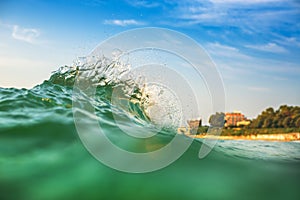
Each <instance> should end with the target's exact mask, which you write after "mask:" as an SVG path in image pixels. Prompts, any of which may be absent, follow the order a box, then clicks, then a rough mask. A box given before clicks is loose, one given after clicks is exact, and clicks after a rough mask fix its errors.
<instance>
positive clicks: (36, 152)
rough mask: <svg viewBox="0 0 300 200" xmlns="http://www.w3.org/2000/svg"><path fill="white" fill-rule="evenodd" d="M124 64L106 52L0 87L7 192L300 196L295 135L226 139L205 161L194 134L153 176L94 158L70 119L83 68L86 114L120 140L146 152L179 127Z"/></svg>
mask: <svg viewBox="0 0 300 200" xmlns="http://www.w3.org/2000/svg"><path fill="white" fill-rule="evenodd" d="M126 70H127V68H126V66H123V65H120V63H117V62H110V61H108V60H106V59H104V58H103V59H100V60H97V61H96V62H94V63H93V64H84V65H81V66H80V67H61V68H60V69H59V70H58V71H56V72H54V73H53V74H52V76H51V77H50V79H49V80H47V81H44V82H43V83H42V84H40V85H37V86H35V87H34V88H32V89H15V88H0V148H1V154H0V198H1V199H74V198H76V199H167V198H173V199H183V198H186V199H187V198H188V199H299V197H300V194H299V192H298V189H299V184H300V171H299V166H300V165H299V164H300V144H299V143H295V142H286V143H278V142H259V141H248V142H245V141H220V142H219V143H218V145H217V147H216V148H215V149H214V150H213V151H212V152H211V153H210V154H209V155H208V156H207V157H206V158H205V159H202V160H200V159H199V158H198V152H199V149H200V147H201V144H202V142H201V140H197V141H196V140H195V141H193V143H192V145H191V146H190V148H189V149H188V151H187V152H185V153H184V155H183V156H182V157H181V158H179V159H178V160H177V161H176V162H174V163H172V164H171V165H170V166H168V167H166V168H164V169H161V170H159V171H155V172H152V173H146V174H127V173H122V172H119V171H116V170H113V169H111V168H109V167H107V166H105V165H103V164H101V163H100V162H98V161H97V160H95V159H94V158H93V157H92V156H91V155H90V154H89V153H88V152H87V150H86V149H85V148H84V147H83V145H82V143H81V142H80V139H79V137H78V135H77V132H76V128H75V125H74V120H73V111H72V95H73V87H72V86H73V84H74V81H75V78H76V76H77V75H78V74H87V76H88V77H92V78H90V79H89V80H91V82H89V84H90V83H92V84H95V85H96V86H97V89H96V95H95V98H94V99H90V101H91V102H92V105H93V108H94V109H95V113H92V114H91V117H90V119H89V118H88V119H87V120H93V115H96V116H97V117H98V118H99V119H100V120H99V121H101V127H102V128H103V129H104V130H105V133H107V137H109V139H110V140H111V141H112V142H113V143H114V144H116V145H118V146H119V147H120V148H123V149H126V150H129V151H133V152H149V151H153V150H157V149H159V148H161V147H163V146H165V145H166V144H167V143H169V142H170V141H171V140H172V138H173V137H174V135H175V134H176V132H175V130H174V127H172V126H168V125H166V124H164V126H163V127H161V126H159V124H157V123H156V121H159V120H157V119H156V118H155V117H156V116H157V115H154V116H151V114H149V112H147V109H149V106H150V105H152V104H153V102H151V98H150V97H149V96H147V94H146V93H145V91H146V90H145V89H143V88H141V87H140V85H141V84H137V81H136V80H130V79H128V80H119V79H118V77H119V76H120V74H121V73H123V72H124V71H126ZM82 81H86V80H82ZM115 88H120V91H122V95H123V96H126V97H128V98H127V99H126V102H123V103H124V105H128V104H129V105H130V106H129V109H124V107H123V105H122V102H121V103H120V104H117V105H114V104H113V103H112V101H111V95H112V91H113V89H115ZM73 98H74V97H73ZM75 98H78V99H81V98H88V97H86V96H85V95H84V94H82V95H80V94H78V96H75ZM114 116H119V117H120V119H122V120H123V122H124V123H123V125H124V126H126V127H127V129H128V130H130V129H131V130H133V131H134V130H136V129H137V128H141V127H144V129H145V131H146V132H147V131H149V130H150V131H151V130H153V131H156V132H158V134H157V135H155V137H151V138H150V139H134V138H131V137H129V136H127V135H126V134H124V133H123V132H122V130H121V129H120V128H119V127H118V126H117V125H116V123H115V120H114ZM157 126H159V129H158V128H157ZM141 134H143V133H142V132H141ZM184 139H185V138H184V137H183V140H184ZM103 151H105V149H103Z"/></svg>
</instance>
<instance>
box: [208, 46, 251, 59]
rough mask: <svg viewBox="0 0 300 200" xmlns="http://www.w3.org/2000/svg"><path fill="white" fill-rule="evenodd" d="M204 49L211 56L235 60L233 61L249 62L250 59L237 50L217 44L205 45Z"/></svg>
mask: <svg viewBox="0 0 300 200" xmlns="http://www.w3.org/2000/svg"><path fill="white" fill-rule="evenodd" d="M205 49H206V50H207V51H208V52H209V53H210V54H212V55H215V56H217V57H222V58H230V59H235V60H237V59H238V60H241V59H242V60H249V59H250V58H251V57H249V56H247V55H246V54H243V53H242V52H240V50H239V49H237V48H235V47H232V46H228V45H223V44H220V43H218V42H215V43H207V44H206V45H205Z"/></svg>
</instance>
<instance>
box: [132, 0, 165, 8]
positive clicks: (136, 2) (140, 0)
mask: <svg viewBox="0 0 300 200" xmlns="http://www.w3.org/2000/svg"><path fill="white" fill-rule="evenodd" d="M127 3H128V4H130V5H132V6H134V7H144V8H154V7H157V6H159V5H160V4H159V3H158V2H151V1H147V0H128V1H127Z"/></svg>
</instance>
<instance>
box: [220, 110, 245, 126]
mask: <svg viewBox="0 0 300 200" xmlns="http://www.w3.org/2000/svg"><path fill="white" fill-rule="evenodd" d="M248 124H250V121H249V120H248V119H247V118H246V117H245V115H244V114H242V113H241V112H240V111H234V112H232V113H225V127H231V126H244V125H248Z"/></svg>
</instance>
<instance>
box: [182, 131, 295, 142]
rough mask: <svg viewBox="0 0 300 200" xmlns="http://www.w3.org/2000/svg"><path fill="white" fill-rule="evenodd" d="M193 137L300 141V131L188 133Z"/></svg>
mask: <svg viewBox="0 0 300 200" xmlns="http://www.w3.org/2000/svg"><path fill="white" fill-rule="evenodd" d="M186 136H188V137H192V138H200V139H215V140H263V141H281V142H290V141H300V133H282V134H257V135H255V134H251V135H240V136H216V135H207V134H205V135H204V134H200V135H189V134H188V135H186Z"/></svg>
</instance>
